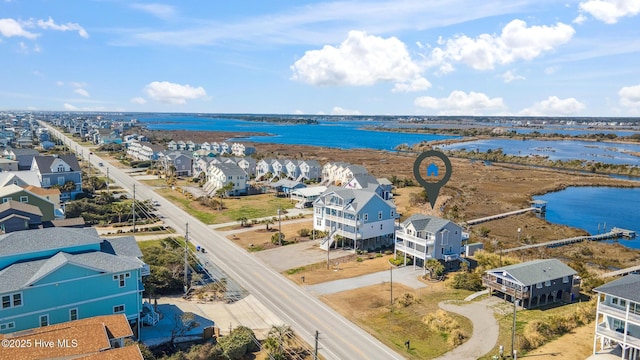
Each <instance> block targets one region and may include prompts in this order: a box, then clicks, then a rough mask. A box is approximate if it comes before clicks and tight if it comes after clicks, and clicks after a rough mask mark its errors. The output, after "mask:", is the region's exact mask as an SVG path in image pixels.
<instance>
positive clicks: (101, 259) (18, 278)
mask: <svg viewBox="0 0 640 360" xmlns="http://www.w3.org/2000/svg"><path fill="white" fill-rule="evenodd" d="M29 231H32V230H26V231H19V232H29ZM68 264H70V265H75V266H78V267H81V268H86V269H89V270H91V271H95V272H96V273H108V274H110V273H116V272H122V271H129V270H135V269H138V268H141V267H142V266H143V262H142V261H141V260H139V259H137V258H133V257H126V256H117V255H111V254H107V253H103V252H100V251H95V252H89V253H82V254H69V253H65V252H59V253H57V254H56V255H54V256H52V257H50V258H48V259H42V260H33V261H27V262H18V263H15V264H12V265H9V266H7V267H6V268H4V269H2V270H0V284H2V291H3V292H6V291H18V290H21V289H24V288H26V287H28V286H30V285H33V284H34V283H36V282H38V281H39V280H41V279H43V278H45V277H47V276H48V275H50V274H52V273H54V272H55V271H56V270H58V269H60V268H62V267H63V266H65V265H68Z"/></svg>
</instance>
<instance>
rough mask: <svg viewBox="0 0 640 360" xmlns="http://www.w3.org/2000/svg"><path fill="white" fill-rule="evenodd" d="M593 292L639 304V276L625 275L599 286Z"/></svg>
mask: <svg viewBox="0 0 640 360" xmlns="http://www.w3.org/2000/svg"><path fill="white" fill-rule="evenodd" d="M593 291H595V292H599V293H603V294H608V295H612V296H616V297H619V298H623V299H627V300H630V301H633V302H636V303H640V275H635V274H631V275H627V276H625V277H623V278H620V279H617V280H614V281H612V282H609V283H606V284H604V285H600V286H598V287H597V288H595V289H593Z"/></svg>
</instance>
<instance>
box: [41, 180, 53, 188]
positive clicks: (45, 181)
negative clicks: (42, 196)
mask: <svg viewBox="0 0 640 360" xmlns="http://www.w3.org/2000/svg"><path fill="white" fill-rule="evenodd" d="M42 186H44V187H47V186H51V180H50V179H49V178H42Z"/></svg>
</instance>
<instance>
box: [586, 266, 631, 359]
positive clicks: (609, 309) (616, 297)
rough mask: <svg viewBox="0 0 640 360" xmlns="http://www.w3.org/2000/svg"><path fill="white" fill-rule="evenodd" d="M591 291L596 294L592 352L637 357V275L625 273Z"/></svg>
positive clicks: (626, 357)
mask: <svg viewBox="0 0 640 360" xmlns="http://www.w3.org/2000/svg"><path fill="white" fill-rule="evenodd" d="M593 291H595V292H596V293H597V294H598V307H597V310H596V330H595V336H594V338H593V353H594V354H596V351H597V350H599V352H601V353H602V352H612V353H618V354H619V355H620V359H634V360H635V359H638V358H640V275H627V276H625V277H623V278H621V279H618V280H615V281H612V282H610V283H607V284H604V285H602V286H598V287H597V288H595V289H593ZM598 340H600V342H599V345H600V347H599V348H598Z"/></svg>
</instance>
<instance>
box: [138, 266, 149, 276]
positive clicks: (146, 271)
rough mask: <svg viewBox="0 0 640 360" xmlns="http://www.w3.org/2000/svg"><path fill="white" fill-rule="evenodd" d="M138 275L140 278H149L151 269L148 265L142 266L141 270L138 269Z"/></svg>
mask: <svg viewBox="0 0 640 360" xmlns="http://www.w3.org/2000/svg"><path fill="white" fill-rule="evenodd" d="M140 275H141V276H149V275H151V268H150V267H149V265H148V264H144V265H142V268H141V269H140Z"/></svg>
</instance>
